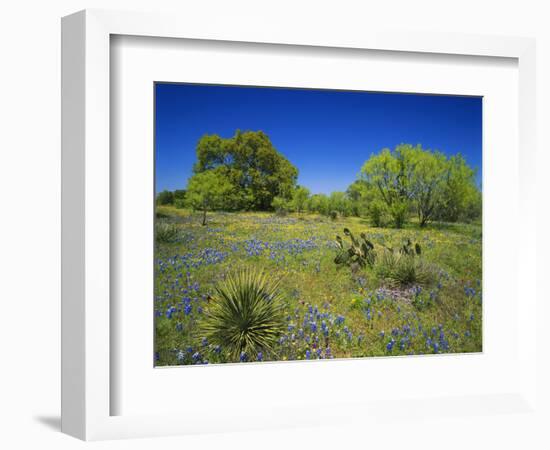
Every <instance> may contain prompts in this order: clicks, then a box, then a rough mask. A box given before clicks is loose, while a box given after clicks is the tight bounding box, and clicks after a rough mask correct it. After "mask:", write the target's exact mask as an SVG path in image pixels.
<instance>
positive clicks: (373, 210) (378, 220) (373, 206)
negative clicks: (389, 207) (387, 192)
mask: <svg viewBox="0 0 550 450" xmlns="http://www.w3.org/2000/svg"><path fill="white" fill-rule="evenodd" d="M386 214H387V211H386V205H385V204H384V203H382V202H381V201H379V200H373V201H372V202H371V203H370V204H369V206H368V207H367V216H368V218H369V219H370V221H371V224H372V226H373V227H383V226H384V223H385V216H386Z"/></svg>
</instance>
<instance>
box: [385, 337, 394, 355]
mask: <svg viewBox="0 0 550 450" xmlns="http://www.w3.org/2000/svg"><path fill="white" fill-rule="evenodd" d="M394 345H395V341H394V340H393V338H392V339H391V340H390V341H389V342H388V344H387V345H386V350H387V351H388V352H391V351H392V350H393V346H394Z"/></svg>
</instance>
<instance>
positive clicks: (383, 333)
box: [380, 330, 386, 338]
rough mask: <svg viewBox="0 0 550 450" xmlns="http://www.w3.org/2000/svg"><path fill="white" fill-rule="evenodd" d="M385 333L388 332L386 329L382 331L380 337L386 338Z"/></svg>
mask: <svg viewBox="0 0 550 450" xmlns="http://www.w3.org/2000/svg"><path fill="white" fill-rule="evenodd" d="M385 335H386V333H385V332H384V330H382V331H381V332H380V337H381V338H384V336H385Z"/></svg>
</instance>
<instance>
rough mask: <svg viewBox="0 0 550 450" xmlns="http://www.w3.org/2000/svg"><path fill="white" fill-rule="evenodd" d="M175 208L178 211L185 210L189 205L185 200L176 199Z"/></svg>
mask: <svg viewBox="0 0 550 450" xmlns="http://www.w3.org/2000/svg"><path fill="white" fill-rule="evenodd" d="M174 206H175V207H176V208H178V209H184V208H185V207H186V206H187V204H186V203H185V199H183V198H176V199H174Z"/></svg>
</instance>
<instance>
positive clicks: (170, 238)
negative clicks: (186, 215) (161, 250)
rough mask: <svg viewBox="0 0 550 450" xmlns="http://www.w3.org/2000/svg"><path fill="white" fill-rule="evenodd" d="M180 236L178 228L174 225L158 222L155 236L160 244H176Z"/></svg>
mask: <svg viewBox="0 0 550 450" xmlns="http://www.w3.org/2000/svg"><path fill="white" fill-rule="evenodd" d="M178 235H179V229H178V226H177V225H175V224H173V223H166V222H158V223H157V225H156V227H155V236H156V240H157V242H158V243H172V242H176V241H177V240H178Z"/></svg>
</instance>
